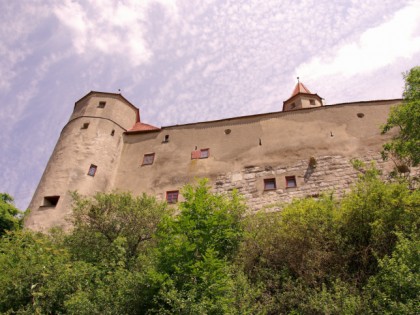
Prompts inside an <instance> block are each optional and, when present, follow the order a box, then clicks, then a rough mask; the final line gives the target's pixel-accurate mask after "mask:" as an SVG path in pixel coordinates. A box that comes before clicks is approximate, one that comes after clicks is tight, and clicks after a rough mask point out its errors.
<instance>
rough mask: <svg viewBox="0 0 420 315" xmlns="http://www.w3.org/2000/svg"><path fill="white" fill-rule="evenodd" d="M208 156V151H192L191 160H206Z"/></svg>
mask: <svg viewBox="0 0 420 315" xmlns="http://www.w3.org/2000/svg"><path fill="white" fill-rule="evenodd" d="M209 156H210V149H201V150H194V151H192V152H191V160H197V159H207V158H208V157H209Z"/></svg>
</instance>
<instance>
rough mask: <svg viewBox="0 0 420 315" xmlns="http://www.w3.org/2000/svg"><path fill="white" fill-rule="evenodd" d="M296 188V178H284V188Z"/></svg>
mask: <svg viewBox="0 0 420 315" xmlns="http://www.w3.org/2000/svg"><path fill="white" fill-rule="evenodd" d="M296 186H297V185H296V176H286V188H294V187H296Z"/></svg>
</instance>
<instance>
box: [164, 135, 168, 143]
mask: <svg viewBox="0 0 420 315" xmlns="http://www.w3.org/2000/svg"><path fill="white" fill-rule="evenodd" d="M163 142H165V143H166V142H169V135H165V138H164V140H163Z"/></svg>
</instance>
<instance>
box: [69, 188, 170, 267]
mask: <svg viewBox="0 0 420 315" xmlns="http://www.w3.org/2000/svg"><path fill="white" fill-rule="evenodd" d="M73 198H74V207H73V218H72V223H73V226H74V229H73V231H72V233H71V234H70V235H69V236H68V237H67V239H66V242H67V246H69V248H70V251H71V252H72V254H73V255H74V257H75V258H76V259H81V260H84V261H88V262H101V261H102V262H106V261H108V262H110V263H112V262H114V263H115V262H123V261H125V263H126V264H130V263H133V262H134V261H135V260H136V258H137V257H138V256H139V255H140V254H141V253H143V252H144V251H145V250H146V248H147V247H148V246H150V244H151V243H152V241H153V240H152V237H153V235H154V233H155V231H156V229H157V226H158V224H159V222H160V221H161V220H162V218H163V217H164V216H165V215H168V214H169V210H168V208H167V205H166V203H165V202H159V201H157V200H156V198H154V197H149V196H147V195H145V194H143V195H142V196H139V197H133V196H132V195H131V194H129V193H109V194H106V193H97V194H96V195H95V196H93V197H82V196H80V195H79V194H77V193H74V194H73ZM127 266H128V265H127Z"/></svg>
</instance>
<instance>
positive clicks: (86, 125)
mask: <svg viewBox="0 0 420 315" xmlns="http://www.w3.org/2000/svg"><path fill="white" fill-rule="evenodd" d="M88 128H89V123H88V122H87V123H84V124H83V125H82V128H81V129H88Z"/></svg>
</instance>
